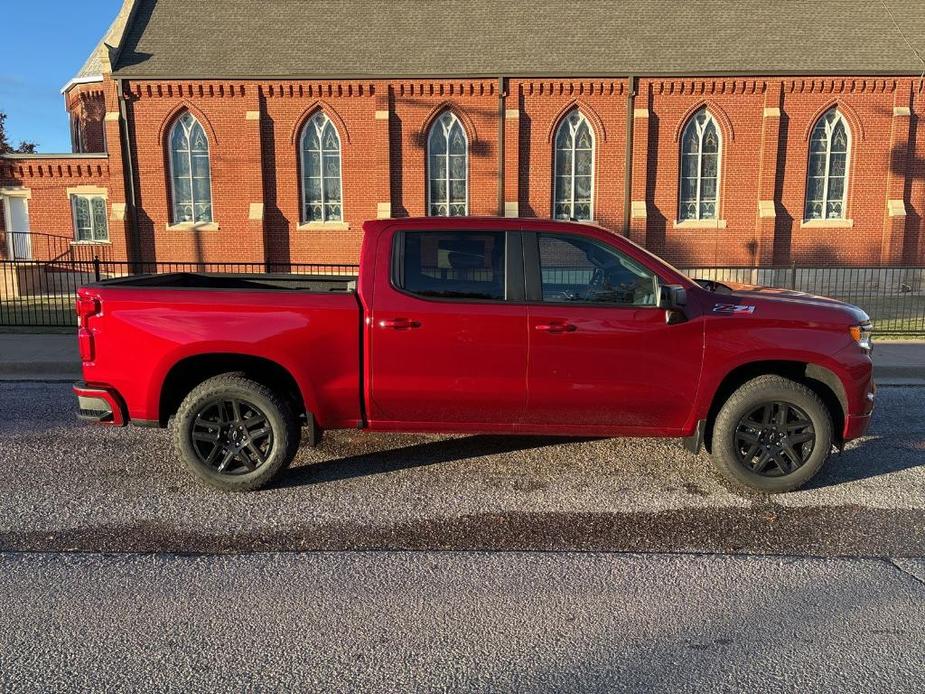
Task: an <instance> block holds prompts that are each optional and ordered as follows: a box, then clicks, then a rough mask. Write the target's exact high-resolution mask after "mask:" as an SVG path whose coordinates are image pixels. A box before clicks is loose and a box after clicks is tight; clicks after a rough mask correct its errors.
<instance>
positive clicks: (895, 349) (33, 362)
mask: <svg viewBox="0 0 925 694" xmlns="http://www.w3.org/2000/svg"><path fill="white" fill-rule="evenodd" d="M874 368H875V375H876V379H877V383H878V384H879V385H882V386H889V385H925V340H922V341H919V342H912V341H892V342H891V341H887V340H883V341H878V340H875V341H874ZM79 377H80V358H79V357H78V354H77V337H76V336H75V335H42V334H24V333H12V334H5V335H4V334H0V380H2V381H73V380H76V379H78V378H79Z"/></svg>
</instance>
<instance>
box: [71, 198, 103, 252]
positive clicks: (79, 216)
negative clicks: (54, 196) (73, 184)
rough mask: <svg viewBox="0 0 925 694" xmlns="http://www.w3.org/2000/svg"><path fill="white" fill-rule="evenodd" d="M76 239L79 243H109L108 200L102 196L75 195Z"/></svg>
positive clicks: (73, 202) (73, 201) (72, 202)
mask: <svg viewBox="0 0 925 694" xmlns="http://www.w3.org/2000/svg"><path fill="white" fill-rule="evenodd" d="M71 204H72V205H73V208H74V237H75V238H76V239H77V241H90V242H92V241H109V225H108V224H107V222H106V198H104V197H102V196H100V195H74V196H72V197H71Z"/></svg>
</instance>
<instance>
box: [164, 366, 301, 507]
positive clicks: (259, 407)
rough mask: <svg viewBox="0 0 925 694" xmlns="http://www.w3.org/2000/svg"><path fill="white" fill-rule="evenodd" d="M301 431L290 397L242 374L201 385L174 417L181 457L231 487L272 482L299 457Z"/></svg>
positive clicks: (198, 472)
mask: <svg viewBox="0 0 925 694" xmlns="http://www.w3.org/2000/svg"><path fill="white" fill-rule="evenodd" d="M300 433H301V429H300V427H299V423H298V420H297V419H296V417H295V415H294V414H293V412H292V408H291V407H290V406H289V404H288V403H287V402H286V401H285V400H283V399H282V398H280V397H279V396H278V395H276V394H275V393H274V392H273V391H272V390H270V389H269V388H267V387H266V386H265V385H263V384H261V383H257V382H256V381H252V380H250V379H248V378H245V377H243V376H241V375H239V374H222V375H220V376H215V377H213V378H210V379H208V380H206V381H204V382H202V383H201V384H199V385H198V386H196V387H195V388H194V389H193V390H192V391H190V393H189V395H187V396H186V398H184V400H183V402H182V403H181V404H180V408H179V409H178V410H177V414H176V417H175V418H174V421H173V438H174V447H175V448H176V450H177V453H178V454H179V456H180V459H181V460H182V461H183V462H184V463H185V464H186V466H187V467H188V468H189V469H190V470H191V471H192V472H193V474H195V475H196V476H197V477H199V478H200V479H201V480H203V481H204V482H206V483H208V484H210V485H212V486H213V487H217V488H219V489H223V490H226V491H251V490H254V489H260V488H261V487H263V486H265V485H267V484H268V483H269V482H270V481H271V480H273V478H274V477H276V475H277V474H278V473H279V472H280V471H281V470H282V469H284V468H285V467H286V466H287V465H289V463H290V462H291V461H292V459H293V457H295V453H296V451H297V449H298V445H299V437H300Z"/></svg>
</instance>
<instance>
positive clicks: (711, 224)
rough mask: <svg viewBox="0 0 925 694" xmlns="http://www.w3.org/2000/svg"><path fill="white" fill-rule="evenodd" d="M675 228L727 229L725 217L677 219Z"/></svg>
mask: <svg viewBox="0 0 925 694" xmlns="http://www.w3.org/2000/svg"><path fill="white" fill-rule="evenodd" d="M674 228H675V229H725V228H726V220H725V219H676V220H674Z"/></svg>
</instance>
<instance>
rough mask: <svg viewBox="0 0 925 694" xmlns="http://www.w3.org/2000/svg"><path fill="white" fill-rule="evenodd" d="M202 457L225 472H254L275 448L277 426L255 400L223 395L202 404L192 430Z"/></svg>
mask: <svg viewBox="0 0 925 694" xmlns="http://www.w3.org/2000/svg"><path fill="white" fill-rule="evenodd" d="M190 443H191V444H192V449H193V451H194V452H195V454H196V456H197V457H198V458H199V460H200V461H201V462H202V463H203V464H204V465H206V466H208V467H210V468H212V469H214V470H215V471H216V472H219V473H221V474H223V475H243V474H247V473H249V472H254V471H255V470H257V468H259V467H260V466H261V465H263V464H264V463H266V462H267V460H268V459H269V457H270V456H271V454H272V452H273V445H274V440H273V428H272V427H271V426H270V422H269V420H268V419H267V416H266V414H265V413H264V412H263V411H262V410H261V409H260V408H259V407H257V405H255V404H254V403H252V402H248V401H247V400H243V399H240V398H231V397H225V398H219V399H215V400H211V401H209V402H206V403H205V404H203V405H202V407H200V408H199V410H198V411H197V412H196V414H195V419H194V420H193V426H192V428H191V431H190Z"/></svg>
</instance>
